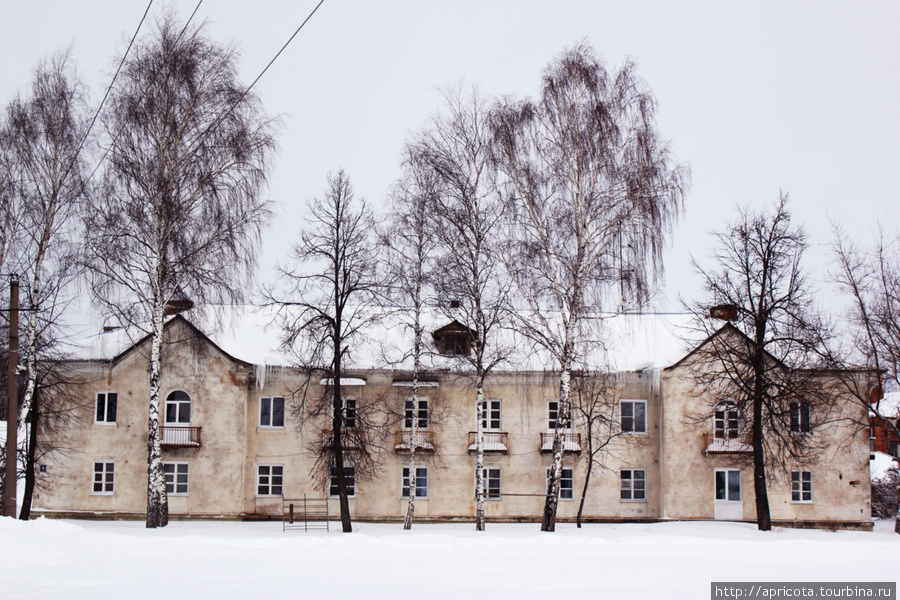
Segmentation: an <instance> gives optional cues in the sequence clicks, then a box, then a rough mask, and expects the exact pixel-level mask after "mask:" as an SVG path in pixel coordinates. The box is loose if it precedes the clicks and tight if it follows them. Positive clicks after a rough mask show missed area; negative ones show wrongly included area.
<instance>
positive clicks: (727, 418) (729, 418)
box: [715, 402, 739, 440]
mask: <svg viewBox="0 0 900 600" xmlns="http://www.w3.org/2000/svg"><path fill="white" fill-rule="evenodd" d="M715 434H716V437H717V438H719V439H727V440H733V439H735V438H737V436H738V434H739V420H738V409H737V405H736V404H735V403H734V402H719V403H718V404H717V405H716V415H715Z"/></svg>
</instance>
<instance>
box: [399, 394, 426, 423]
mask: <svg viewBox="0 0 900 600" xmlns="http://www.w3.org/2000/svg"><path fill="white" fill-rule="evenodd" d="M413 419H416V429H428V399H427V398H419V406H418V409H417V408H416V407H415V406H414V402H413V400H412V398H407V399H406V402H405V404H404V410H403V426H404V427H406V428H407V429H412V426H413Z"/></svg>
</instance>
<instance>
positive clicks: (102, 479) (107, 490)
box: [91, 460, 116, 494]
mask: <svg viewBox="0 0 900 600" xmlns="http://www.w3.org/2000/svg"><path fill="white" fill-rule="evenodd" d="M115 472H116V465H115V463H114V462H113V461H111V460H110V461H97V462H95V463H94V487H93V488H92V489H91V493H93V494H112V493H113V491H114V489H115Z"/></svg>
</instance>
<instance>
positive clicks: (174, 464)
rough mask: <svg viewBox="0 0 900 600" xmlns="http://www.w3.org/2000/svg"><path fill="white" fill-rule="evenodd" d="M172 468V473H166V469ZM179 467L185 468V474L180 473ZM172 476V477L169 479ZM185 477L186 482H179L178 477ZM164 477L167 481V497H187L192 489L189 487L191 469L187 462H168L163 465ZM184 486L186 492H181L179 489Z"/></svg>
mask: <svg viewBox="0 0 900 600" xmlns="http://www.w3.org/2000/svg"><path fill="white" fill-rule="evenodd" d="M167 466H170V467H172V472H171V473H166V467H167ZM179 467H184V473H179V472H178V471H179ZM169 475H171V477H169ZM179 475H184V478H185V480H184V482H183V483H182V482H180V481H178V476H179ZM163 477H165V480H166V495H167V496H187V495H188V490H189V489H190V488H189V487H188V486H189V484H190V467H189V466H188V463H186V462H183V461H181V462H177V461H166V462H164V463H163ZM181 485H184V491H183V492H179V491H178V487H179V486H181ZM169 486H171V487H172V491H171V492H170V491H169Z"/></svg>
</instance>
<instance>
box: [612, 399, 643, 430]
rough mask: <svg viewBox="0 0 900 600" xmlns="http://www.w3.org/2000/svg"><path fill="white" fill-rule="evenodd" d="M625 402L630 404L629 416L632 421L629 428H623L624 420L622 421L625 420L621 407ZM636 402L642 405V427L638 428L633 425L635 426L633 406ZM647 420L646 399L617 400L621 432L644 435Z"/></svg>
mask: <svg viewBox="0 0 900 600" xmlns="http://www.w3.org/2000/svg"><path fill="white" fill-rule="evenodd" d="M625 404H630V405H631V416H630V417H629V418H630V419H631V423H632V428H631V429H625V422H624V421H625V413H624V411H623V407H624V405H625ZM638 404H642V405H643V406H644V428H643V429H640V430H639V429H636V428H635V427H634V426H635V417H634V414H635V410H634V407H635V406H636V405H638ZM647 421H648V418H647V401H646V400H632V399H624V400H619V426H620V427H621V429H622V432H623V433H632V434H636V435H646V434H647Z"/></svg>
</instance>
